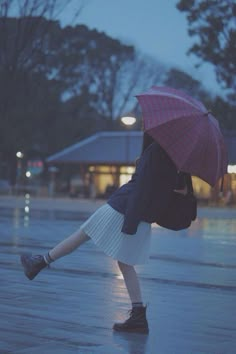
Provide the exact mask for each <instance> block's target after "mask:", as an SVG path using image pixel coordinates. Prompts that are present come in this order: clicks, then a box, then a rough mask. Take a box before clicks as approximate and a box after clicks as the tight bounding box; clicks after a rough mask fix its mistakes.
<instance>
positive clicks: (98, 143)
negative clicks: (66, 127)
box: [46, 131, 143, 165]
mask: <svg viewBox="0 0 236 354" xmlns="http://www.w3.org/2000/svg"><path fill="white" fill-rule="evenodd" d="M142 136H143V133H142V132H141V131H120V132H99V133H97V134H94V135H92V136H91V137H89V138H87V139H84V140H82V141H80V142H78V143H76V144H74V145H71V146H69V147H67V148H65V149H64V150H62V151H59V152H58V153H56V154H54V155H51V156H49V157H48V158H47V160H46V161H47V162H48V163H54V164H56V163H86V164H107V163H109V164H121V165H122V164H133V163H134V161H135V159H136V158H137V157H138V156H139V155H140V153H141V147H142Z"/></svg>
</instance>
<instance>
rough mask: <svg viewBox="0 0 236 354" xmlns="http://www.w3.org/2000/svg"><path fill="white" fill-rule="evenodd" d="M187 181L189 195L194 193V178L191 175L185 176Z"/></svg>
mask: <svg viewBox="0 0 236 354" xmlns="http://www.w3.org/2000/svg"><path fill="white" fill-rule="evenodd" d="M185 181H186V185H187V193H192V194H193V193H194V191H193V183H192V177H191V175H190V174H189V173H186V174H185Z"/></svg>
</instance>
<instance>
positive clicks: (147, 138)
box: [142, 132, 155, 153]
mask: <svg viewBox="0 0 236 354" xmlns="http://www.w3.org/2000/svg"><path fill="white" fill-rule="evenodd" d="M154 141H155V140H154V139H153V137H151V135H149V134H148V133H146V132H144V133H143V145H142V153H143V152H144V151H145V150H146V149H147V147H148V146H149V145H151V144H152V143H153V142H154Z"/></svg>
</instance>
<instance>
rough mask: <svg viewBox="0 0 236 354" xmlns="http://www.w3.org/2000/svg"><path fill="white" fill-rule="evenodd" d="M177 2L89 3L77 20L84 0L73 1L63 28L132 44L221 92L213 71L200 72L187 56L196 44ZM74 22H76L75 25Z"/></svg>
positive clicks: (114, 0)
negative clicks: (84, 27)
mask: <svg viewBox="0 0 236 354" xmlns="http://www.w3.org/2000/svg"><path fill="white" fill-rule="evenodd" d="M177 2H178V1H177V0H85V1H83V3H84V7H83V10H82V12H81V13H80V15H79V16H78V18H77V19H76V20H74V21H73V20H72V19H73V14H74V13H75V12H76V9H77V8H78V3H80V4H81V0H73V1H72V2H71V4H70V5H69V6H68V7H67V8H66V11H64V12H63V14H62V15H61V22H62V25H68V24H72V25H75V24H77V23H79V24H85V25H87V26H88V27H89V28H90V29H97V30H98V31H103V32H105V33H106V34H107V35H109V36H111V37H113V38H117V39H120V40H121V41H122V42H123V43H127V44H132V45H134V46H135V47H136V48H137V49H139V50H140V51H141V52H143V53H144V54H147V55H150V56H151V57H153V58H155V59H157V60H158V61H161V62H162V63H165V64H166V65H167V66H171V67H177V68H179V69H181V70H184V71H186V72H187V73H189V74H190V75H191V76H193V77H195V78H196V79H197V80H199V81H201V82H202V84H203V85H204V86H205V87H206V88H208V89H210V90H213V91H215V92H220V88H219V85H218V84H217V83H216V80H215V76H214V72H213V68H212V66H211V65H210V64H204V65H203V66H202V67H201V68H198V69H196V68H195V66H194V65H195V64H196V63H198V62H199V60H198V58H196V57H195V56H193V55H191V56H188V55H187V54H186V52H187V51H188V49H189V48H190V46H191V45H192V44H193V38H191V37H189V36H188V27H187V21H186V18H185V14H184V13H181V12H180V11H178V10H177V9H176V4H177ZM71 21H72V22H71Z"/></svg>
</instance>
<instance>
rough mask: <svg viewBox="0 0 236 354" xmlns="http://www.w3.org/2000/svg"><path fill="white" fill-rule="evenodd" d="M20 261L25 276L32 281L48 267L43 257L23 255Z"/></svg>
mask: <svg viewBox="0 0 236 354" xmlns="http://www.w3.org/2000/svg"><path fill="white" fill-rule="evenodd" d="M20 259H21V263H22V265H23V267H24V272H25V275H26V276H27V278H28V279H30V280H32V279H34V277H36V275H37V274H38V273H39V272H40V271H41V270H42V269H43V268H46V267H47V263H46V262H45V260H44V257H43V256H41V255H37V256H31V255H22V256H21V257H20Z"/></svg>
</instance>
